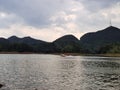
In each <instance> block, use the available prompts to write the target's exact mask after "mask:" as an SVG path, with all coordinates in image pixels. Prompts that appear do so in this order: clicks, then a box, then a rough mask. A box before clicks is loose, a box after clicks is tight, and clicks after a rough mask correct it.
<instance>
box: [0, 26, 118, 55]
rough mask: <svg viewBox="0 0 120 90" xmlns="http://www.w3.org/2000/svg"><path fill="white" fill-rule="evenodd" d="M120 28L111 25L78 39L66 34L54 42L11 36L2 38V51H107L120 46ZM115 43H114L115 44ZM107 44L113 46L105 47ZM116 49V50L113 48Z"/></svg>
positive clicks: (0, 40)
mask: <svg viewBox="0 0 120 90" xmlns="http://www.w3.org/2000/svg"><path fill="white" fill-rule="evenodd" d="M119 43H120V29H119V28H116V27H113V26H110V27H107V28H105V29H104V30H100V31H97V32H92V33H87V34H85V35H83V36H82V37H81V38H80V40H78V39H77V38H76V37H75V36H73V35H65V36H63V37H60V38H58V39H56V40H55V41H53V42H46V41H42V40H37V39H34V38H31V37H23V38H19V37H17V36H11V37H9V38H8V39H5V38H0V51H4V52H13V51H14V52H36V53H65V52H67V53H105V52H103V51H101V50H103V48H104V50H107V51H110V49H114V47H115V48H117V49H118V48H119V46H120V45H119ZM113 44H114V45H113ZM106 45H109V46H110V47H111V46H113V48H107V49H106V48H105V46H106ZM113 51H114V50H113Z"/></svg>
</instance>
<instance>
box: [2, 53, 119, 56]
mask: <svg viewBox="0 0 120 90" xmlns="http://www.w3.org/2000/svg"><path fill="white" fill-rule="evenodd" d="M0 54H53V55H61V56H70V55H71V56H100V57H120V54H82V53H35V52H0Z"/></svg>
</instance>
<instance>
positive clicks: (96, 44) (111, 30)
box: [80, 26, 120, 51]
mask: <svg viewBox="0 0 120 90" xmlns="http://www.w3.org/2000/svg"><path fill="white" fill-rule="evenodd" d="M119 42H120V29H119V28H116V27H113V26H110V27H107V28H105V29H103V30H100V31H97V32H91V33H87V34H85V35H83V36H82V37H81V38H80V43H82V44H83V46H84V48H87V49H89V50H91V51H95V50H98V49H99V48H100V47H102V46H105V45H107V44H112V43H119Z"/></svg>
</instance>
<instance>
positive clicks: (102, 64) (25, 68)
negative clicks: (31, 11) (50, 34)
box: [0, 54, 120, 90]
mask: <svg viewBox="0 0 120 90" xmlns="http://www.w3.org/2000/svg"><path fill="white" fill-rule="evenodd" d="M0 83H1V84H4V87H2V88H1V89H0V90H119V89H120V58H110V57H109V58H107V57H86V56H73V57H72V56H69V57H61V56H58V55H34V54H32V55H19V54H12V55H9V54H7V55H5V54H1V55H0Z"/></svg>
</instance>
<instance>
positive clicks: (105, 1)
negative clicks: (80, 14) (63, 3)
mask: <svg viewBox="0 0 120 90" xmlns="http://www.w3.org/2000/svg"><path fill="white" fill-rule="evenodd" d="M76 1H78V2H81V3H83V4H84V6H85V8H86V9H88V10H89V11H92V12H97V11H99V10H100V9H104V8H109V7H111V6H113V5H115V4H116V3H118V2H120V0H76Z"/></svg>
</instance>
